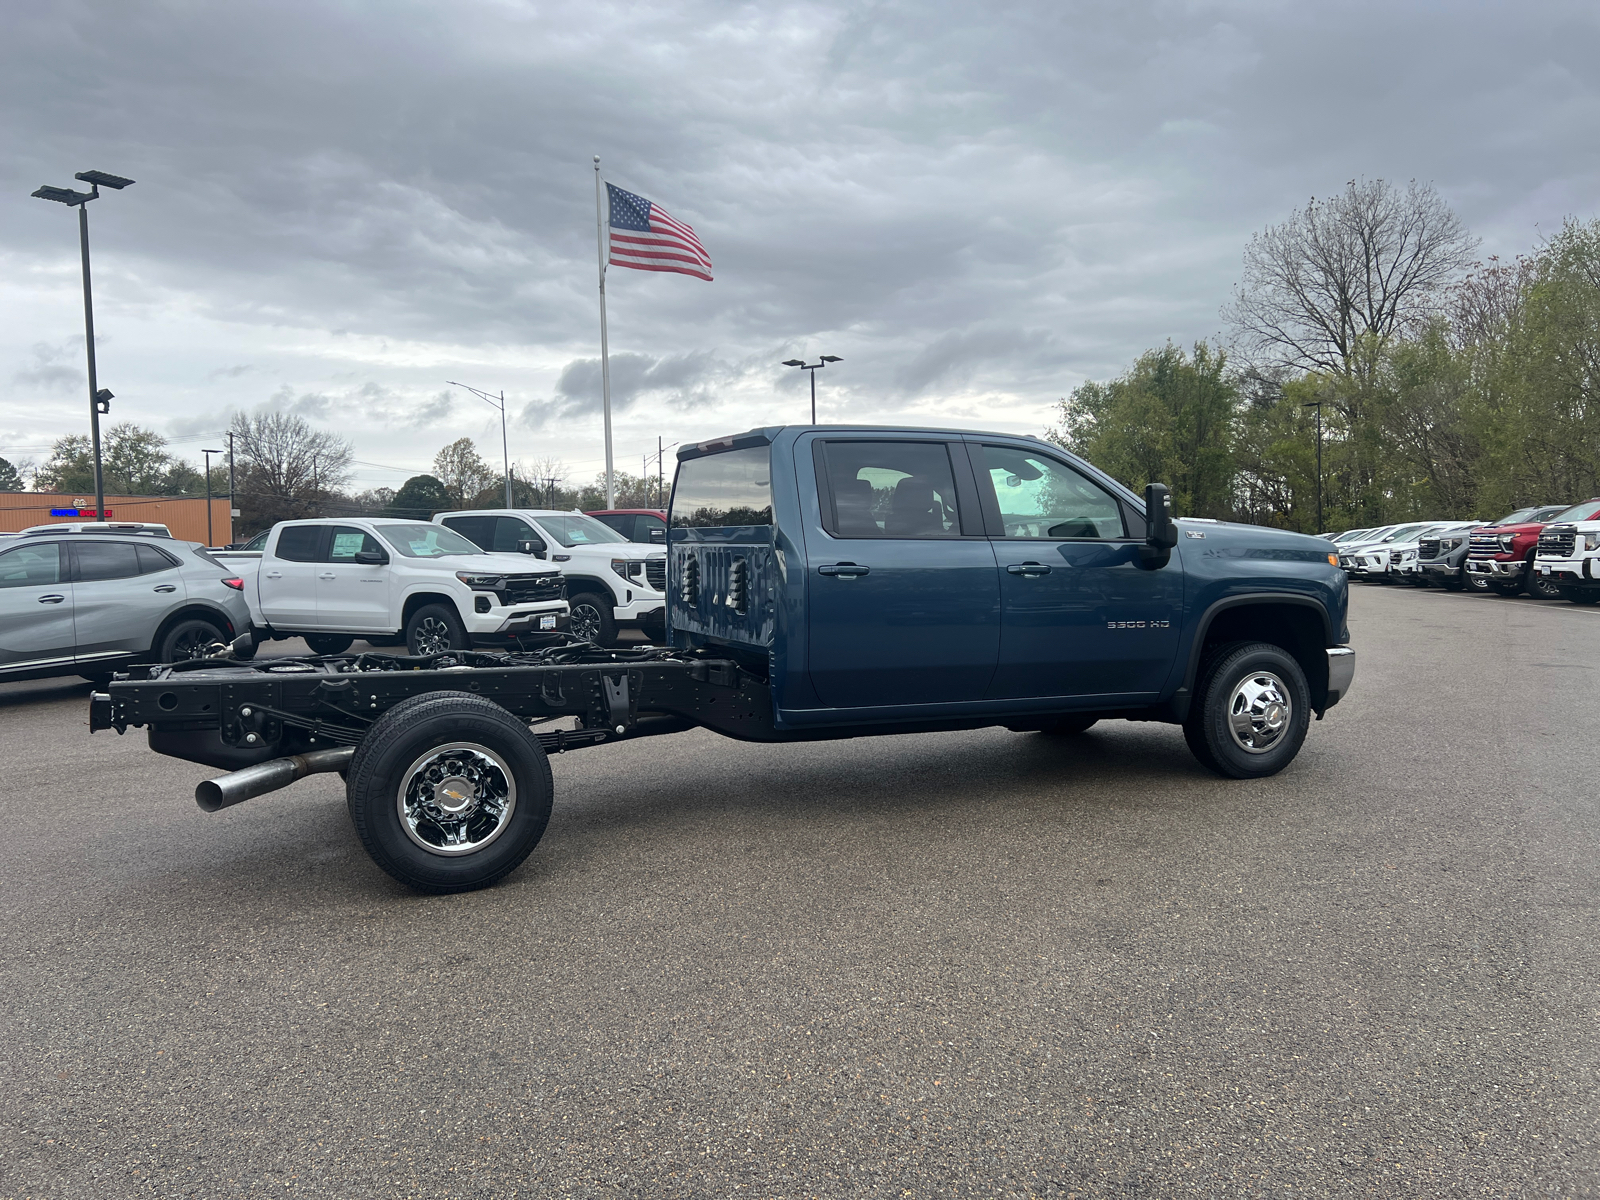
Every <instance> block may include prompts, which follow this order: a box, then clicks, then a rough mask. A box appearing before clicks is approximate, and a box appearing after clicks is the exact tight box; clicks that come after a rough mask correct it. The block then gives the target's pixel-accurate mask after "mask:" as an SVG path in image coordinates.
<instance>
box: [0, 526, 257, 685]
mask: <svg viewBox="0 0 1600 1200" xmlns="http://www.w3.org/2000/svg"><path fill="white" fill-rule="evenodd" d="M249 628H250V609H249V606H248V605H247V604H246V603H245V598H244V591H243V582H242V581H241V580H239V579H238V578H236V577H234V575H233V573H232V572H231V571H229V570H228V569H227V568H226V567H224V566H223V565H221V564H219V563H218V562H217V561H216V560H215V559H213V558H211V557H210V556H209V555H208V554H207V553H206V552H205V548H204V547H203V546H201V545H200V543H198V542H179V541H170V540H168V539H166V538H160V539H156V538H152V537H149V536H143V537H140V536H137V535H135V536H125V537H115V536H110V535H107V534H101V533H95V534H88V535H86V534H81V533H79V534H72V533H63V534H59V535H57V536H54V537H52V536H47V535H39V534H34V535H30V536H28V537H21V538H16V539H14V540H10V541H4V542H0V680H11V679H38V678H42V677H44V676H47V675H82V676H83V677H84V678H86V679H92V680H96V681H99V680H103V679H106V678H109V677H110V675H111V672H112V671H114V670H117V669H118V668H120V667H125V666H127V665H129V664H131V663H135V662H176V661H178V660H179V659H184V658H192V657H193V656H194V655H195V653H196V652H197V651H198V650H199V649H200V648H201V647H204V646H206V645H209V644H210V643H212V642H216V641H223V642H227V641H232V640H233V639H234V638H236V637H237V636H239V635H240V634H241V633H245V632H246V631H248V630H249Z"/></svg>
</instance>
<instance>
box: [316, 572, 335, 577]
mask: <svg viewBox="0 0 1600 1200" xmlns="http://www.w3.org/2000/svg"><path fill="white" fill-rule="evenodd" d="M317 578H318V579H337V578H338V576H337V575H335V574H334V573H333V572H332V571H323V572H322V573H321V574H319V575H318V576H317Z"/></svg>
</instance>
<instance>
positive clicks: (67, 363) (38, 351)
mask: <svg viewBox="0 0 1600 1200" xmlns="http://www.w3.org/2000/svg"><path fill="white" fill-rule="evenodd" d="M98 343H99V339H98V338H97V339H96V344H97V345H98ZM83 346H84V341H83V339H82V338H77V339H76V344H74V340H73V339H71V338H69V339H68V340H67V341H65V342H61V343H51V342H35V343H34V344H33V347H32V358H33V363H32V365H31V366H27V367H24V368H22V369H21V370H19V371H17V372H16V373H15V374H13V375H12V376H11V382H12V385H13V386H14V387H18V388H24V389H28V390H31V391H40V392H65V391H70V390H71V389H73V388H77V387H84V386H85V385H86V381H87V379H88V375H87V374H86V370H87V368H86V367H85V366H84V365H82V355H83ZM73 359H77V360H78V362H77V363H76V364H73V363H72V360H73Z"/></svg>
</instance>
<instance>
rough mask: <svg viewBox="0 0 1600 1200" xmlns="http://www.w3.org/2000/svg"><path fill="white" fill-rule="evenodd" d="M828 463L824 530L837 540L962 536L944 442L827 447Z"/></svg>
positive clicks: (832, 444)
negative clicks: (839, 538) (837, 538)
mask: <svg viewBox="0 0 1600 1200" xmlns="http://www.w3.org/2000/svg"><path fill="white" fill-rule="evenodd" d="M822 460H823V475H824V479H825V482H826V485H827V486H826V489H825V494H824V496H823V503H824V508H825V509H826V510H827V511H826V512H824V514H823V524H824V526H825V527H826V528H827V530H828V532H829V533H831V534H833V535H834V536H835V537H841V538H858V537H885V538H942V537H958V536H960V534H961V513H960V509H959V508H958V507H957V503H956V483H955V474H954V472H953V471H952V470H951V469H950V451H949V448H948V447H947V446H946V445H945V444H944V443H943V442H870V441H859V442H858V441H849V442H826V443H824V445H823V448H822Z"/></svg>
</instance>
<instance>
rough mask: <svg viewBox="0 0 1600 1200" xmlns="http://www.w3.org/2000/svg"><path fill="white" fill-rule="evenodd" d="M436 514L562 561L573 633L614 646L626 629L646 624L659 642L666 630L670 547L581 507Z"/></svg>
mask: <svg viewBox="0 0 1600 1200" xmlns="http://www.w3.org/2000/svg"><path fill="white" fill-rule="evenodd" d="M433 519H434V520H435V521H438V522H440V523H441V524H444V525H446V526H448V527H449V528H451V529H454V530H455V531H456V532H457V533H459V534H461V535H462V536H463V537H466V538H468V539H470V540H471V541H473V542H475V543H476V544H477V545H479V546H482V547H483V548H484V549H485V550H489V551H492V552H494V553H497V554H499V553H507V552H516V551H519V550H520V551H523V552H524V553H532V554H535V555H537V556H538V557H540V558H544V557H546V556H548V557H549V559H550V561H551V562H553V563H556V564H558V565H559V566H560V568H561V573H562V574H563V575H565V576H566V577H567V603H568V604H570V605H571V606H572V625H571V632H572V633H574V634H575V635H577V636H578V637H581V638H587V639H588V640H589V641H591V642H594V643H595V644H596V645H599V646H614V645H616V639H617V630H618V629H619V628H622V627H624V626H632V627H634V628H637V629H642V630H643V631H644V632H645V634H646V636H648V637H649V638H650V639H651V640H652V641H660V640H661V638H662V637H663V636H664V635H665V633H666V616H667V596H666V586H667V555H666V550H665V548H664V547H661V546H650V545H645V544H643V543H640V542H630V541H629V540H628V539H627V538H625V537H623V536H622V535H621V534H620V533H618V532H617V531H616V530H615V529H612V528H611V527H610V526H609V525H606V524H605V523H603V522H601V521H597V520H595V519H594V518H593V517H591V516H589V515H588V514H586V513H581V512H577V511H573V512H556V511H555V510H553V509H547V508H513V509H503V508H483V509H470V510H463V511H461V512H448V513H435V514H434V517H433ZM529 543H532V544H531V546H530V545H529Z"/></svg>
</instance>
